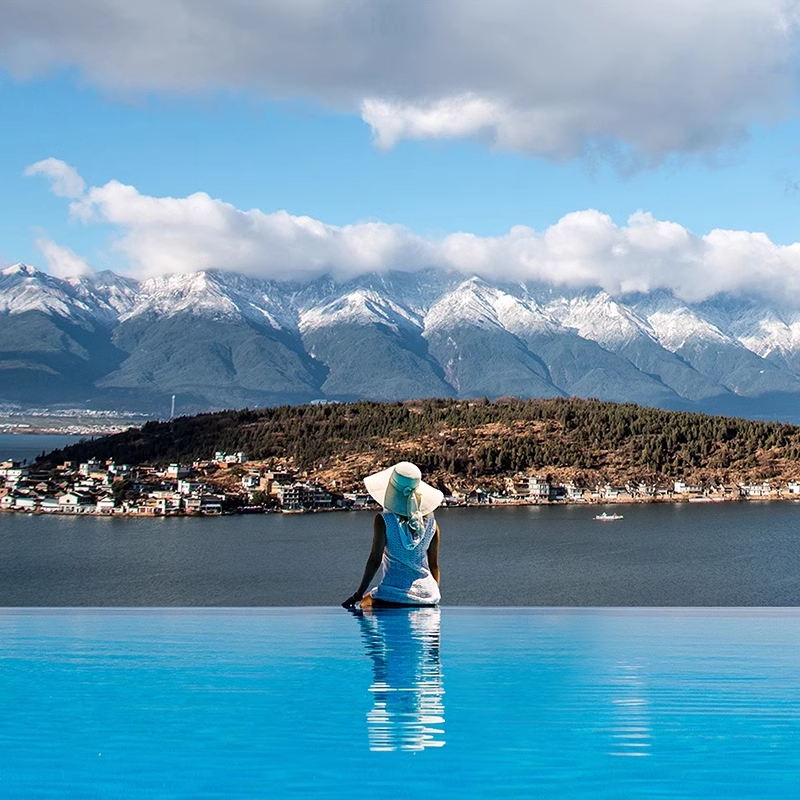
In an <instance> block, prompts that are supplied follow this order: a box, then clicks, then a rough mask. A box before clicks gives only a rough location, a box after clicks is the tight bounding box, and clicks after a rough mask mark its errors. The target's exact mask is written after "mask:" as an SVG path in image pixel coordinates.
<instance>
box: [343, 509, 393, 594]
mask: <svg viewBox="0 0 800 800" xmlns="http://www.w3.org/2000/svg"><path fill="white" fill-rule="evenodd" d="M385 549H386V523H385V522H384V521H383V517H382V516H381V515H380V514H376V515H375V521H374V523H373V525H372V549H371V550H370V551H369V558H367V563H366V565H365V566H364V575H363V576H362V578H361V583H360V584H359V585H358V589H356V591H355V594H353V595H351V596H350V597H348V598H347V600H345V601H344V603H342V605H343V606H344V607H345V608H353V606H355V604H356V603H357V602H358V601H359V600H360V599H361V598H362V597H363V596H364V592H366V591H367V587H368V586H369V584H370V581H371V580H372V579H373V578H374V577H375V573H376V572H377V571H378V567H379V566H380V565H381V560H382V559H383V551H384V550H385Z"/></svg>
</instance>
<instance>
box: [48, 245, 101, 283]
mask: <svg viewBox="0 0 800 800" xmlns="http://www.w3.org/2000/svg"><path fill="white" fill-rule="evenodd" d="M36 246H37V247H38V248H39V251H40V252H41V254H42V255H43V256H44V260H45V262H46V263H47V269H48V271H49V272H50V274H51V275H55V276H56V277H57V278H72V277H76V276H78V275H88V274H89V273H91V272H92V268H91V267H90V266H89V264H88V263H87V262H86V260H85V259H83V258H81V257H80V256H79V255H77V254H76V253H73V252H72V250H70V249H69V247H64V246H63V245H60V244H56V243H55V242H53V241H51V240H50V239H48V238H45V237H42V238H39V239H37V240H36Z"/></svg>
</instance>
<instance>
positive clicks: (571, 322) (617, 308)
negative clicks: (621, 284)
mask: <svg viewBox="0 0 800 800" xmlns="http://www.w3.org/2000/svg"><path fill="white" fill-rule="evenodd" d="M547 311H549V312H550V314H551V315H552V316H553V317H554V318H555V319H557V320H558V321H559V322H560V323H561V325H563V326H564V327H566V328H572V329H573V330H575V332H576V333H577V334H578V335H579V336H581V337H582V338H584V339H589V340H591V341H593V342H597V343H598V344H599V345H601V346H603V347H606V348H608V349H610V350H616V349H617V348H619V347H621V346H622V345H624V344H625V343H626V342H630V341H633V340H634V339H636V338H637V337H638V336H642V335H644V336H647V337H648V338H653V337H654V331H653V329H652V327H651V326H650V325H649V324H648V322H647V321H646V320H644V319H642V318H641V317H640V316H639V315H638V314H636V313H635V312H634V311H633V310H632V309H630V308H627V307H626V306H625V305H623V304H622V303H620V302H618V301H616V300H615V299H614V298H612V297H611V296H610V295H609V294H608V293H607V292H602V291H601V292H598V293H597V294H595V295H582V296H578V297H573V298H570V299H566V298H565V299H560V300H555V301H554V302H552V303H550V304H549V305H548V306H547Z"/></svg>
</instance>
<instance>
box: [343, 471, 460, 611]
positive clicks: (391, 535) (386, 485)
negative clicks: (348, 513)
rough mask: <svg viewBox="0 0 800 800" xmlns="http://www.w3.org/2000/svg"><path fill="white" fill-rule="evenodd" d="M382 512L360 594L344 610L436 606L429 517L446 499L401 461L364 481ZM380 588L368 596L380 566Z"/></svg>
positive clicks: (435, 558)
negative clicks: (381, 574)
mask: <svg viewBox="0 0 800 800" xmlns="http://www.w3.org/2000/svg"><path fill="white" fill-rule="evenodd" d="M364 485H365V486H366V487H367V491H368V492H369V493H370V495H372V497H373V498H374V499H375V500H376V501H377V502H378V503H380V505H381V506H383V509H384V512H383V513H382V514H378V515H377V516H376V517H375V523H374V525H373V531H372V550H371V551H370V554H369V558H368V559H367V565H366V567H364V576H363V577H362V578H361V583H360V584H359V587H358V589H357V590H356V591H355V593H354V594H352V595H351V596H350V597H348V598H347V600H345V601H344V603H342V605H343V606H344V607H345V608H355V607H356V604H358V605H359V606H360V608H396V607H402V606H432V605H436V603H438V602H439V599H440V594H439V526H438V525H437V524H436V520H435V519H434V518H433V514H432V513H431V512H432V511H433V510H434V509H435V508H438V506H440V505H441V502H442V500H443V499H444V495H443V494H442V493H441V492H440V491H439V490H438V489H434V488H433V486H429V485H428V484H427V483H425V481H423V480H422V473H421V472H420V471H419V467H417V466H415V465H414V464H411V463H409V462H408V461H401V462H400V463H399V464H395V465H394V466H393V467H389V469H385V470H382V471H381V472H376V473H375V474H374V475H370V476H369V477H368V478H365V479H364ZM380 566H383V576H382V577H381V580H380V583H379V584H378V585H377V586H376V587H375V588H374V589H373V590H372V591H370V592H369V593H368V594H366V595H365V594H364V592H366V590H367V587H368V586H369V585H370V582H371V581H372V579H373V578H374V577H375V573H376V572H377V571H378V567H380Z"/></svg>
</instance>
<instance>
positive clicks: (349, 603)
mask: <svg viewBox="0 0 800 800" xmlns="http://www.w3.org/2000/svg"><path fill="white" fill-rule="evenodd" d="M362 597H363V595H362V594H359V593H358V592H354V593H353V594H351V595H350V597H348V598H347V600H345V601H344V603H342V608H355V607H356V603H358V602H359V600H361V598H362Z"/></svg>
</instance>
